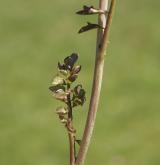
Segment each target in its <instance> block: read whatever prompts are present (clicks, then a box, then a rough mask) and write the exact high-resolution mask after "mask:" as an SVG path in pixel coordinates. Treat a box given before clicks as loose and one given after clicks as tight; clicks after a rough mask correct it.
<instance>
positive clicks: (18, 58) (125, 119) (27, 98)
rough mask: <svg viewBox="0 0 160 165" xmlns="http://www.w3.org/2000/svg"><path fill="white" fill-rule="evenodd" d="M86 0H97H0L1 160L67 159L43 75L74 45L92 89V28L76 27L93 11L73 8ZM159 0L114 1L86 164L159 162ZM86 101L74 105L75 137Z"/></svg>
mask: <svg viewBox="0 0 160 165" xmlns="http://www.w3.org/2000/svg"><path fill="white" fill-rule="evenodd" d="M83 5H88V6H91V5H93V6H94V7H97V5H98V1H96V0H94V1H76V0H70V1H64V0H59V1H56V0H53V1H49V0H46V1H42V0H39V1H36V0H28V1H20V0H14V1H11V0H2V1H1V2H0V164H2V165H62V164H64V165H65V164H68V157H69V152H68V151H69V149H68V138H67V136H66V133H65V132H64V130H65V129H64V128H63V126H61V125H60V124H59V122H58V119H57V116H56V115H55V113H54V112H55V108H56V107H58V106H60V105H59V104H58V103H57V101H54V99H53V98H52V96H51V95H50V94H49V91H48V86H49V85H50V83H51V82H48V80H49V79H52V77H53V76H54V75H55V74H56V73H57V72H56V70H55V65H57V61H60V60H61V59H63V57H65V56H66V54H70V53H71V52H78V53H79V54H80V57H79V63H80V64H82V67H83V70H82V71H81V76H80V77H78V80H77V81H78V82H82V83H83V86H84V87H85V89H86V95H87V98H89V97H90V91H91V83H92V74H93V64H94V57H95V43H96V41H95V38H96V30H93V31H89V32H87V33H82V34H80V35H79V34H77V31H78V30H79V29H80V27H82V26H83V25H84V24H85V22H87V21H91V22H94V23H96V16H94V15H93V16H89V17H90V18H88V17H83V18H82V17H81V16H78V15H76V14H75V12H76V11H78V10H81V9H82V6H83ZM159 6H160V1H159V0H155V1H151V0H141V1H138V0H135V1H133V0H132V1H131V0H128V1H117V6H116V11H115V16H114V19H113V24H112V28H111V35H110V44H109V49H108V51H107V56H106V60H105V70H104V79H103V86H102V95H101V100H100V106H99V111H98V116H97V121H96V127H95V131H94V135H93V138H92V143H91V147H90V149H89V153H88V157H87V160H86V164H87V165H94V164H95V165H96V164H98V163H99V162H100V164H101V165H106V164H107V165H117V164H118V165H159V164H160V158H159V152H160V151H159V148H160V141H159V139H160V127H159V125H160V110H159V109H160V101H159V100H160V76H159V75H160V56H159V53H160V46H159V43H160V28H159V27H160V21H159V18H160V12H159ZM54 73H55V74H54ZM53 74H54V75H53ZM51 81H52V80H51ZM88 103H89V99H87V102H86V104H85V105H84V106H83V109H84V110H82V111H81V110H80V111H78V110H77V111H74V113H75V115H74V116H75V118H74V121H75V123H74V125H75V127H76V129H77V134H78V137H79V138H81V136H80V135H81V133H82V130H83V126H84V122H85V117H86V115H87V110H88ZM80 108H81V107H80ZM77 109H78V107H77Z"/></svg>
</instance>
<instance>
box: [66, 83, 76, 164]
mask: <svg viewBox="0 0 160 165" xmlns="http://www.w3.org/2000/svg"><path fill="white" fill-rule="evenodd" d="M67 89H68V90H69V89H70V85H69V84H68V85H67ZM67 100H68V104H67V105H68V123H67V130H68V138H69V147H70V165H75V130H74V128H73V121H72V120H73V115H72V105H71V98H70V94H69V95H68V97H67Z"/></svg>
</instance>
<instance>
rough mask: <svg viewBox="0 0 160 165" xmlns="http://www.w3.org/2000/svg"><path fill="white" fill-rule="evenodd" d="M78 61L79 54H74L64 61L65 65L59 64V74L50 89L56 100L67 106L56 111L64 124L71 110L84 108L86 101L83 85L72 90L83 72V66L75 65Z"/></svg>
mask: <svg viewBox="0 0 160 165" xmlns="http://www.w3.org/2000/svg"><path fill="white" fill-rule="evenodd" d="M77 60H78V54H77V53H72V54H71V55H70V56H67V57H66V58H65V59H64V60H63V63H60V62H58V73H57V75H56V76H55V77H54V78H53V81H52V85H51V86H50V87H49V89H50V90H51V92H52V94H53V96H54V98H55V99H57V100H60V101H62V102H64V103H65V104H66V106H65V107H58V108H57V109H56V113H57V114H58V115H59V118H60V120H61V122H62V123H67V115H68V113H69V111H70V109H72V108H73V107H76V106H79V105H80V106H82V105H83V104H84V102H85V100H86V96H85V93H86V92H85V90H84V89H83V88H82V85H81V84H78V85H76V86H75V87H73V88H72V84H73V83H74V82H75V81H76V79H77V78H78V75H79V72H80V71H81V65H75V63H76V62H77Z"/></svg>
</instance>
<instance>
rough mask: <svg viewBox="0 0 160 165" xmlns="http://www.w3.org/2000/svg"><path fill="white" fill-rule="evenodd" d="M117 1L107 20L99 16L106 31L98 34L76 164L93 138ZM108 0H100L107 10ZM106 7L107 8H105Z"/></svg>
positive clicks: (83, 158) (113, 2) (111, 5)
mask: <svg viewBox="0 0 160 165" xmlns="http://www.w3.org/2000/svg"><path fill="white" fill-rule="evenodd" d="M115 1H116V0H111V4H110V10H109V13H108V18H107V20H106V16H105V15H104V14H100V16H99V24H100V25H101V26H103V27H104V26H105V29H104V31H103V30H102V29H101V30H99V31H98V34H97V50H96V61H95V70H94V78H93V87H92V95H91V100H90V106H89V112H88V116H87V121H86V126H85V130H84V134H83V138H82V142H81V146H80V150H79V153H78V157H77V160H76V165H83V164H84V160H85V157H86V154H87V151H88V147H89V143H90V140H91V136H92V132H93V128H94V123H95V118H96V113H97V109H98V103H99V96H100V91H101V84H102V76H103V67H104V56H105V52H106V48H107V46H108V44H107V43H108V34H109V30H110V25H111V22H112V16H113V11H114V7H115ZM107 6H108V0H100V9H102V10H107V8H106V7H107ZM104 7H105V9H104Z"/></svg>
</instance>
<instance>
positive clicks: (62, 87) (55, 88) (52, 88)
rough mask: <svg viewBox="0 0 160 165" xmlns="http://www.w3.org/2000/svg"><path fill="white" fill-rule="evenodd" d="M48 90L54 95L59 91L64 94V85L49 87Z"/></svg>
mask: <svg viewBox="0 0 160 165" xmlns="http://www.w3.org/2000/svg"><path fill="white" fill-rule="evenodd" d="M49 89H50V90H51V91H52V92H54V93H58V92H60V91H62V92H65V86H64V85H56V86H50V87H49Z"/></svg>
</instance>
